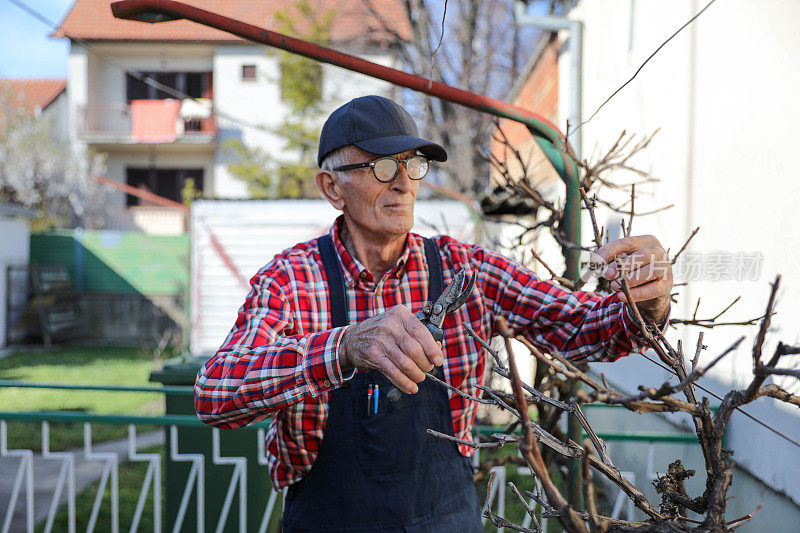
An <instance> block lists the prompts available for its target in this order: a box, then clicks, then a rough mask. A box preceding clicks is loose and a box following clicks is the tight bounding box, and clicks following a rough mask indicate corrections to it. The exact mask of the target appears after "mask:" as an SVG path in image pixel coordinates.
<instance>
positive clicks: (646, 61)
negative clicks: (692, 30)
mask: <svg viewBox="0 0 800 533" xmlns="http://www.w3.org/2000/svg"><path fill="white" fill-rule="evenodd" d="M716 1H717V0H711V1H710V2H709V3H707V4H706V5H705V6H704V7H703V9H701V10H700V11H698V12H697V13H695V15H694V16H693V17H692V18H690V19H689V20H688V21H686V22H685V23H684V25H683V26H681V27H680V28H678V29H677V30H675V32H674V33H673V34H672V35H670V36H669V38H668V39H667V40H666V41H664V42H663V43H661V45H659V47H658V48H656V49H655V51H654V52H653V53H652V54H650V55H649V56H648V57H647V59H645V60H644V62H643V63H642V64H641V65H639V68H637V69H636V72H634V73H633V76H631V77H630V78H628V80H627V81H626V82H625V83H623V84H622V85H620V86H619V88H618V89H617V90H616V91H614V92H613V93H611V96H609V97H608V98H606V99H605V101H604V102H603V103H602V104H600V105H599V106H598V107H597V109H595V110H594V113H592V116H590V117H589V118H587V119H586V120H584V121H583V122H581V123H580V124H578V126H577V127H576V128H575V129H574V130H573V131H572V132H571V133H575V132H576V131H578V130H579V129H581V126H583V125H584V124H586V123H588V122H589V121H590V120H592V119H593V118H594V117H595V115H597V113H598V112H599V111H600V110H601V109H602V108H603V106H605V105H606V104H607V103H608V102H610V101H611V99H612V98H614V97H615V96H616V95H617V94H618V93H619V92H620V91H621V90H622V89H624V88H625V87H626V86H627V85H628V84H629V83H630V82H632V81H633V79H634V78H635V77H636V76H638V75H639V73H640V72H641V71H642V69H643V68H644V66H645V65H646V64H647V63H648V62H649V61H650V60H651V59H653V57H655V55H656V54H657V53H659V52H660V51H661V49H662V48H664V47H665V46H666V45H667V43H668V42H670V41H671V40H672V39H673V38H675V36H677V35H678V34H679V33H680V32H682V31H683V29H684V28H686V27H687V26H688V25H689V24H691V23H692V22H694V21H695V20H696V19H697V17H699V16H700V15H702V14H703V12H704V11H705V10H706V9H708V8H709V7H711V4H713V3H714V2H716Z"/></svg>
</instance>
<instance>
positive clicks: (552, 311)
mask: <svg viewBox="0 0 800 533" xmlns="http://www.w3.org/2000/svg"><path fill="white" fill-rule="evenodd" d="M341 220H342V219H341V217H340V218H339V219H337V221H336V223H334V225H333V228H332V229H331V236H332V237H333V242H334V244H335V248H336V250H337V252H338V255H339V257H340V260H341V262H342V265H343V269H342V270H343V274H344V281H345V290H346V294H347V298H348V310H349V318H350V323H357V322H360V321H362V320H365V319H367V318H370V317H373V316H375V315H378V314H379V313H382V312H384V311H386V310H388V309H390V308H391V307H393V306H395V305H398V304H402V305H405V306H406V307H408V308H410V309H411V311H417V310H419V309H420V308H421V307H422V305H423V304H424V303H425V297H426V295H427V294H428V269H427V266H426V263H425V252H424V245H423V240H422V238H421V237H420V236H419V235H415V234H413V233H411V234H409V238H408V241H407V244H406V247H405V250H404V252H403V254H402V256H401V257H400V259H399V260H398V262H397V264H396V265H395V267H394V268H393V269H392V270H390V271H389V272H387V273H386V275H385V276H384V277H383V279H380V280H375V279H374V278H373V277H372V274H371V273H370V272H369V271H367V270H366V269H365V268H364V266H363V265H362V264H361V263H360V262H359V261H358V260H357V259H356V258H354V257H353V256H352V255H350V253H349V252H348V251H347V250H346V249H345V247H344V245H343V244H342V242H341V240H339V237H338V230H339V227H340V225H341V223H342V222H341ZM434 240H435V242H436V244H438V247H439V254H440V256H441V258H442V267H443V270H444V278H445V284H447V283H449V282H450V280H451V279H453V276H454V275H455V274H456V273H457V272H458V270H459V269H461V268H464V269H465V270H466V271H467V275H468V276H469V275H470V274H471V273H472V272H473V271H477V272H478V279H477V282H476V284H475V290H474V294H473V295H472V297H471V298H470V299H469V300H467V302H466V303H465V304H464V305H463V306H462V307H461V308H460V309H458V310H457V311H455V312H453V313H452V314H450V315H448V316H447V318H446V319H445V321H444V324H443V329H444V340H443V351H444V354H445V361H444V373H445V377H446V380H447V382H448V383H450V384H451V385H453V386H454V387H456V388H458V389H459V390H461V391H463V392H466V393H468V394H470V395H478V394H480V391H479V390H478V389H477V387H476V385H477V384H480V383H481V381H482V378H483V374H484V368H485V358H484V350H483V349H482V348H481V346H480V345H479V344H478V343H477V342H476V341H475V340H474V339H472V338H471V337H470V336H469V335H467V333H466V332H465V331H464V328H463V327H462V326H461V325H462V324H463V323H464V322H469V324H470V325H471V326H472V328H473V329H474V330H475V331H476V332H477V333H478V334H479V335H480V336H481V337H482V338H483V339H485V340H487V341H488V340H489V339H491V338H492V337H493V336H495V335H496V333H497V332H496V331H494V328H493V325H494V318H495V317H496V316H503V317H505V319H506V320H507V321H508V324H509V326H510V327H511V328H514V329H515V330H517V331H519V332H522V333H523V334H524V335H525V336H526V337H527V338H528V339H530V341H531V342H533V343H535V344H536V345H538V346H540V347H541V348H542V349H544V350H554V351H558V352H559V353H561V354H564V355H565V356H567V357H569V358H571V359H573V360H582V361H613V360H615V359H617V358H619V357H621V356H624V355H627V354H628V353H630V352H631V351H637V350H640V349H641V346H642V343H641V340H640V339H637V338H636V337H635V336H634V335H632V334H631V332H632V331H635V330H636V326H635V324H634V323H633V322H632V321H631V319H630V318H629V317H628V316H627V312H626V311H625V310H624V305H623V304H622V303H621V302H620V301H619V299H618V298H617V297H616V296H614V295H612V296H608V297H602V296H600V295H597V294H594V293H588V292H568V291H566V290H564V289H563V288H561V287H559V286H558V285H556V284H554V283H552V282H550V281H542V280H540V279H539V278H538V277H537V276H536V274H535V273H534V272H532V271H531V270H529V269H527V268H525V267H523V266H520V265H519V264H516V263H514V262H512V261H510V260H509V259H507V258H505V257H503V256H501V255H500V254H497V253H495V252H492V251H490V250H487V249H485V248H482V247H480V246H477V245H469V244H464V243H462V242H459V241H456V240H454V239H452V238H450V237H447V236H440V237H436V238H435V239H434ZM250 283H251V285H252V288H251V290H250V293H249V295H248V296H247V299H246V300H245V302H244V305H242V307H241V309H239V314H238V318H237V320H236V324H235V325H234V326H233V329H232V330H231V332H230V334H229V335H228V338H227V339H226V340H225V342H224V344H223V345H222V347H221V348H220V349H219V351H218V352H217V354H216V355H215V356H214V357H212V358H211V359H210V360H209V361H208V362H206V364H205V365H204V366H203V368H202V369H201V370H200V372H199V374H198V376H197V383H196V384H195V389H194V390H195V408H196V410H197V414H198V415H199V417H200V418H201V419H202V420H203V421H204V422H206V423H208V424H211V425H213V426H217V427H221V428H238V427H242V426H246V425H248V424H252V423H255V422H259V421H261V420H264V419H265V418H267V417H269V416H273V417H274V418H273V419H272V423H271V425H270V428H269V431H268V433H267V442H266V449H267V455H268V461H269V470H270V475H271V477H272V481H273V484H274V485H275V486H276V487H278V488H280V487H284V486H287V485H290V484H292V483H295V482H297V481H299V480H300V478H302V477H303V475H305V474H306V473H307V472H308V471H309V470H310V469H311V465H312V464H313V463H314V460H315V459H316V456H317V453H318V450H319V447H320V443H321V442H322V437H323V434H324V431H325V421H326V417H327V414H328V397H329V394H330V393H331V391H333V390H335V389H336V388H337V387H339V386H340V385H341V384H342V383H343V380H345V379H349V376H342V373H341V369H340V368H339V362H338V357H337V351H338V347H339V341H340V339H341V338H342V333H343V332H344V330H345V328H346V327H347V326H345V327H340V328H333V329H330V320H331V311H330V305H329V303H330V302H329V299H328V288H327V282H326V277H325V270H324V268H323V266H322V261H321V259H320V255H319V250H318V248H317V243H316V239H315V240H311V241H308V242H305V243H301V244H298V245H296V246H294V247H293V248H290V249H288V250H286V251H284V252H282V253H280V254H278V255H276V256H275V258H274V259H273V260H272V262H270V263H269V264H268V265H267V266H265V267H264V268H262V269H261V270H260V271H259V272H258V273H257V274H256V275H255V276H253V278H252V279H251V280H250ZM475 407H476V405H475V402H474V401H471V400H466V399H464V398H463V397H461V396H459V395H457V394H454V393H452V392H451V393H450V409H451V411H452V415H453V432H454V435H455V436H456V437H460V438H462V439H471V438H472V437H471V428H472V424H473V421H474V418H475ZM459 449H460V451H461V453H462V454H463V455H466V456H469V455H471V454H472V452H473V450H472V448H469V447H467V446H464V445H460V446H459Z"/></svg>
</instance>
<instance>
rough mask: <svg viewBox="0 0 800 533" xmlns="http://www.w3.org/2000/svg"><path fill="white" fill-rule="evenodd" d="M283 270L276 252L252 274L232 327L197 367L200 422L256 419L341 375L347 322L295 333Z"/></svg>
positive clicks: (233, 423) (225, 424)
mask: <svg viewBox="0 0 800 533" xmlns="http://www.w3.org/2000/svg"><path fill="white" fill-rule="evenodd" d="M287 269H288V266H284V260H283V259H282V258H280V257H276V258H275V259H274V260H273V261H272V262H271V263H270V264H269V265H267V266H266V267H264V268H263V269H261V270H260V271H259V272H258V273H257V274H256V275H255V276H253V278H252V279H251V280H250V284H251V290H250V293H249V294H248V296H247V299H246V300H245V302H244V304H243V305H242V307H241V308H240V309H239V313H238V317H237V320H236V323H235V324H234V326H233V328H232V329H231V332H230V333H229V334H228V337H227V339H226V340H225V342H224V343H223V345H222V347H221V348H220V349H219V351H218V352H217V353H216V355H215V356H214V357H212V358H211V359H210V360H209V361H207V362H206V364H205V365H203V367H202V368H201V370H200V372H199V373H198V375H197V381H196V383H195V388H194V402H195V410H196V411H197V415H198V416H199V417H200V419H201V420H203V421H204V422H205V423H207V424H210V425H212V426H217V427H221V428H226V429H232V428H238V427H243V426H246V425H249V424H252V423H255V422H259V421H261V420H263V419H265V418H266V417H267V416H268V415H270V414H271V413H273V412H275V411H278V410H281V409H284V408H286V407H288V406H290V405H292V404H294V403H297V402H299V401H300V400H302V399H304V398H308V397H317V396H319V395H320V394H322V393H323V392H326V391H329V390H331V389H333V388H336V387H338V386H339V385H341V384H342V382H343V380H344V379H345V378H343V376H342V373H341V369H340V367H339V360H338V356H337V352H338V347H339V341H340V340H341V337H342V333H343V332H344V330H345V329H346V328H345V327H340V328H333V329H329V330H325V331H321V332H318V333H306V334H303V333H301V332H300V331H298V330H299V329H300V328H298V326H297V324H296V321H295V318H294V317H295V310H294V309H293V308H292V302H293V299H290V298H288V297H287V293H288V290H285V289H286V288H288V287H289V285H290V277H289V275H287V272H288V270H287Z"/></svg>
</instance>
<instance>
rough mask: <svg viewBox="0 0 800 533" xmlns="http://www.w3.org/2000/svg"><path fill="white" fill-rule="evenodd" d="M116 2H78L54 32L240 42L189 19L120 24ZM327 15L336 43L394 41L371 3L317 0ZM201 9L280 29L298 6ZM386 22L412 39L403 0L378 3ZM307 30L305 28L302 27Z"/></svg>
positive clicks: (234, 3)
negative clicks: (279, 15) (278, 17)
mask: <svg viewBox="0 0 800 533" xmlns="http://www.w3.org/2000/svg"><path fill="white" fill-rule="evenodd" d="M112 1H114V0H75V3H74V4H73V5H72V8H71V9H70V11H69V13H67V16H66V17H64V20H63V21H62V22H61V25H60V26H59V28H58V29H57V30H56V31H55V33H54V34H53V35H54V36H55V37H68V38H73V39H85V40H90V41H194V42H197V41H212V42H226V41H240V40H241V39H239V38H238V37H234V36H233V35H231V34H229V33H225V32H223V31H220V30H216V29H214V28H209V27H208V26H203V25H200V24H196V23H194V22H190V21H188V20H176V21H172V22H160V23H157V24H149V23H146V22H136V21H130V20H120V19H117V18H114V16H113V15H112V14H111V8H110V4H111V2H112ZM311 2H312V4H313V5H314V6H315V7H316V8H317V9H319V10H320V11H323V12H331V11H332V12H333V13H334V15H333V18H332V22H331V40H332V41H334V42H342V41H352V40H360V41H363V40H367V41H372V42H379V43H389V42H391V41H393V40H394V37H392V36H391V35H389V34H388V33H387V32H386V31H384V30H383V29H382V25H381V23H380V22H379V20H378V18H377V17H375V16H374V15H373V14H371V13H370V12H369V11H368V9H367V8H366V3H365V0H311ZM186 3H189V4H191V5H193V6H195V7H198V8H201V9H206V10H208V11H211V12H214V13H218V14H221V15H225V16H228V17H231V18H234V19H237V20H241V21H244V22H247V23H249V24H254V25H256V26H262V27H266V28H268V29H272V30H276V31H277V29H278V28H277V24H276V21H275V17H274V15H275V12H276V11H279V10H281V9H286V8H287V7H291V6H292V5H293V4H294V1H293V0H187V1H186ZM372 5H373V6H375V8H376V10H377V11H378V13H379V14H380V17H381V19H382V20H384V21H386V22H388V23H391V24H394V25H395V31H396V32H397V33H398V34H399V35H401V36H403V37H407V36H408V35H410V27H409V23H408V18H407V17H406V15H405V10H404V9H403V6H402V4H401V1H400V0H376V1H374V2H372ZM300 31H302V29H300Z"/></svg>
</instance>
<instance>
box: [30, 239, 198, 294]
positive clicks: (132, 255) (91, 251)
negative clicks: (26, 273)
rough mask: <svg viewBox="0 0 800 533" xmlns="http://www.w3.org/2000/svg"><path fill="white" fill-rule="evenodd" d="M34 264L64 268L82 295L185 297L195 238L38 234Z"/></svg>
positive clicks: (33, 245) (33, 249) (34, 250)
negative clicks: (190, 240)
mask: <svg viewBox="0 0 800 533" xmlns="http://www.w3.org/2000/svg"><path fill="white" fill-rule="evenodd" d="M31 263H33V264H40V265H50V264H61V265H64V266H65V267H66V268H67V270H68V271H69V272H70V274H71V275H72V276H73V279H75V284H76V287H77V288H78V290H80V291H82V292H88V293H92V292H95V293H117V294H133V293H138V294H146V295H152V294H159V295H185V294H186V292H187V291H188V287H189V235H188V234H183V235H175V236H161V235H146V234H144V233H140V232H128V231H108V230H104V231H80V230H76V231H59V232H47V233H35V234H32V235H31Z"/></svg>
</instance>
